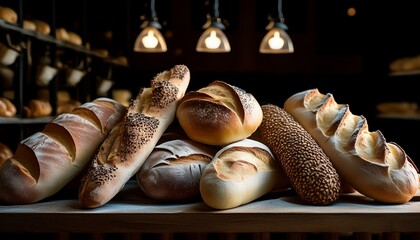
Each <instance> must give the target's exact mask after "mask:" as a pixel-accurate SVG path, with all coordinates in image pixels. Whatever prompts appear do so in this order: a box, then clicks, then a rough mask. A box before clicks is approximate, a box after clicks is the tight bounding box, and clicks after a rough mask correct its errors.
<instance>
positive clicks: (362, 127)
mask: <svg viewBox="0 0 420 240" xmlns="http://www.w3.org/2000/svg"><path fill="white" fill-rule="evenodd" d="M284 109H285V110H286V111H287V112H288V113H290V114H291V115H292V116H293V117H294V119H295V120H296V121H297V122H299V123H300V124H301V125H302V126H303V127H304V128H305V129H306V130H307V131H308V132H309V133H310V134H311V135H312V136H313V138H314V139H315V140H316V142H317V143H318V144H319V146H321V147H322V149H323V150H324V152H325V153H326V155H327V156H328V157H329V159H330V160H331V162H332V163H333V166H334V168H335V169H336V170H337V172H338V173H339V174H340V176H341V177H342V178H343V179H344V180H345V181H346V182H348V183H349V184H351V185H352V187H353V188H354V189H355V190H357V191H358V192H360V193H362V194H364V195H366V196H367V197H370V198H372V199H375V200H377V201H380V202H384V203H390V204H401V203H406V202H407V201H409V200H410V199H411V198H412V197H413V196H414V195H415V194H416V192H417V190H418V188H419V177H418V169H417V167H416V166H415V164H414V162H413V161H412V160H411V159H410V157H409V156H408V155H407V154H406V152H405V151H404V150H403V148H401V147H400V146H399V145H397V143H394V142H386V140H385V137H384V136H383V134H382V133H381V132H380V131H379V130H377V131H374V132H370V131H369V128H368V123H367V120H366V118H365V117H363V116H359V115H354V114H352V113H351V112H350V108H349V106H348V104H338V103H337V102H336V101H335V99H334V97H333V95H332V94H330V93H328V94H323V93H320V92H319V91H318V89H316V88H315V89H309V90H305V91H302V92H298V93H296V94H294V95H292V96H291V97H289V98H288V99H287V100H286V101H285V103H284Z"/></svg>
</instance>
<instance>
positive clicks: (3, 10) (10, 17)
mask: <svg viewBox="0 0 420 240" xmlns="http://www.w3.org/2000/svg"><path fill="white" fill-rule="evenodd" d="M0 19H2V20H4V21H5V22H8V23H17V20H18V15H17V13H16V11H15V10H13V9H12V8H10V7H6V6H0Z"/></svg>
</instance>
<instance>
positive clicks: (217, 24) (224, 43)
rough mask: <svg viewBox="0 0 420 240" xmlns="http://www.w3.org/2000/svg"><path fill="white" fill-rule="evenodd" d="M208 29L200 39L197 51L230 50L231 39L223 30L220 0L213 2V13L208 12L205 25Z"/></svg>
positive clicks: (216, 51) (219, 51) (214, 51)
mask: <svg viewBox="0 0 420 240" xmlns="http://www.w3.org/2000/svg"><path fill="white" fill-rule="evenodd" d="M203 29H206V30H205V31H204V32H203V34H201V36H200V38H199V39H198V42H197V46H196V51H197V52H208V53H224V52H230V44H229V41H228V39H227V37H226V35H225V33H224V32H223V30H224V29H225V25H224V24H223V23H222V20H221V19H220V17H219V1H218V0H214V2H213V15H211V14H207V22H206V23H205V24H204V25H203Z"/></svg>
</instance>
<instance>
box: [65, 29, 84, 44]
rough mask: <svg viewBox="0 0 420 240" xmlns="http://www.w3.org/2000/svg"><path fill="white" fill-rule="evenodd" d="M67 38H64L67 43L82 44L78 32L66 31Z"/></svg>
mask: <svg viewBox="0 0 420 240" xmlns="http://www.w3.org/2000/svg"><path fill="white" fill-rule="evenodd" d="M67 34H68V39H66V41H67V42H69V43H73V44H74V45H82V43H83V42H82V37H80V35H79V34H77V33H75V32H72V31H68V32H67Z"/></svg>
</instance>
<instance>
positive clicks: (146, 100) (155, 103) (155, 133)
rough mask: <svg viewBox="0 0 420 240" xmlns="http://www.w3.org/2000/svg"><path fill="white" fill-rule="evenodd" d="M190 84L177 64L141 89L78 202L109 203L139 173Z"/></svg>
mask: <svg viewBox="0 0 420 240" xmlns="http://www.w3.org/2000/svg"><path fill="white" fill-rule="evenodd" d="M189 82H190V71H189V69H188V68H187V67H186V66H184V65H176V66H174V67H173V68H171V69H170V70H166V71H163V72H161V73H158V74H157V75H156V76H155V77H154V78H153V79H152V80H151V86H150V87H149V88H143V89H141V91H140V92H139V94H138V95H137V97H136V99H135V100H133V101H132V102H131V103H130V105H129V107H128V111H127V114H126V115H125V118H124V120H123V121H122V122H121V123H120V124H119V125H118V126H116V127H114V129H113V130H112V131H111V133H110V134H109V136H108V137H107V139H105V141H104V143H103V144H102V145H101V147H100V148H99V152H98V154H97V155H96V156H95V157H94V159H93V160H92V162H91V165H90V167H89V168H88V170H87V173H86V175H85V176H83V178H82V182H81V185H80V189H79V201H80V203H81V205H82V206H83V207H85V208H96V207H100V206H102V205H104V204H106V203H107V202H109V201H110V200H111V199H112V198H113V197H114V196H115V195H116V194H117V193H118V192H119V191H120V190H121V189H122V188H123V186H124V185H125V184H126V182H127V181H128V180H129V179H130V178H131V177H133V176H134V175H135V174H136V172H137V171H139V169H140V168H141V166H142V165H143V163H144V161H145V160H146V158H147V157H148V156H149V154H150V153H151V152H152V150H153V149H154V147H155V146H156V144H157V142H158V140H159V138H160V137H161V136H162V135H163V133H164V132H165V131H166V129H167V128H168V126H169V125H170V124H171V123H172V122H173V120H174V118H175V112H176V108H177V105H178V101H179V99H181V98H182V97H183V96H184V95H185V92H186V90H187V87H188V85H189Z"/></svg>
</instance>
